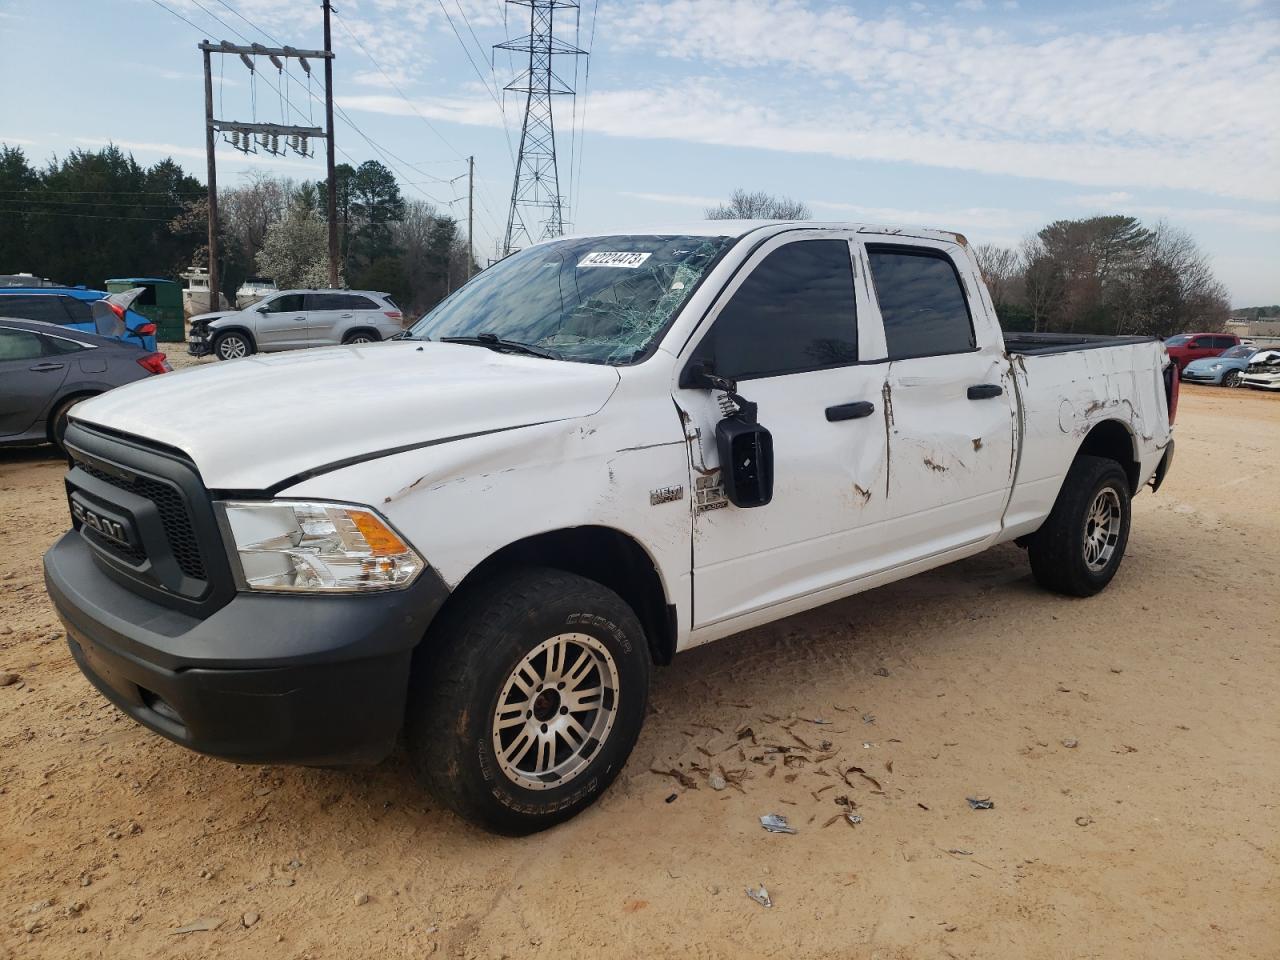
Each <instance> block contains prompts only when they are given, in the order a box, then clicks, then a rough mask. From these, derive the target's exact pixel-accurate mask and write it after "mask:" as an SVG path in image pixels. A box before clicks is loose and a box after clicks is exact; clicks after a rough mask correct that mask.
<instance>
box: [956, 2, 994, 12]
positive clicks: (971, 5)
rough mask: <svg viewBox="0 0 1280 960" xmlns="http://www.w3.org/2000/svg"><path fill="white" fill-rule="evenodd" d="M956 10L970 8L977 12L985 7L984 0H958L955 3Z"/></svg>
mask: <svg viewBox="0 0 1280 960" xmlns="http://www.w3.org/2000/svg"><path fill="white" fill-rule="evenodd" d="M956 9H957V10H971V11H974V12H977V11H979V10H985V9H987V5H986V3H985V0H959V2H958V3H957V4H956Z"/></svg>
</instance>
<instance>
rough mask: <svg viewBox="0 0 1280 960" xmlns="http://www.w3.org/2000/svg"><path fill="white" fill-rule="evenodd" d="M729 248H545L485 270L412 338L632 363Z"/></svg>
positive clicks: (678, 239)
mask: <svg viewBox="0 0 1280 960" xmlns="http://www.w3.org/2000/svg"><path fill="white" fill-rule="evenodd" d="M733 242H734V238H732V237H685V236H633V235H624V236H604V237H585V238H577V239H571V240H557V241H554V242H552V243H546V244H540V245H538V246H536V247H530V248H528V249H527V250H522V251H520V252H519V253H516V254H512V255H511V256H510V257H508V258H507V259H505V260H503V261H501V262H500V263H496V264H494V265H493V266H492V267H490V268H489V269H488V270H486V271H485V272H484V273H481V274H480V275H479V276H477V277H476V278H475V279H473V280H472V281H470V282H469V283H468V284H466V286H464V287H462V288H461V289H460V290H458V291H457V292H456V293H454V294H453V295H452V296H451V297H449V298H448V299H446V300H444V301H443V302H442V303H440V304H439V305H437V306H436V307H435V309H433V310H431V312H429V313H428V314H426V316H424V317H423V318H422V319H421V320H419V321H418V322H417V323H416V324H414V326H413V328H412V330H411V331H410V336H412V337H414V338H417V339H430V340H450V339H455V340H460V341H462V342H468V341H470V342H476V343H477V345H481V346H492V347H493V348H494V349H503V348H504V344H505V345H506V346H507V347H509V348H510V349H512V350H513V351H518V349H519V347H520V346H521V345H524V346H527V347H533V348H538V349H539V350H540V351H541V352H542V353H543V354H546V355H551V356H554V357H556V358H561V359H564V360H577V361H582V362H587V363H607V364H611V365H615V366H617V365H624V364H629V363H634V362H636V361H637V360H638V359H640V358H641V357H642V356H644V355H645V353H646V351H647V350H648V348H649V346H650V345H651V344H652V342H653V340H654V338H655V337H656V336H658V334H659V333H661V332H662V331H663V330H664V329H665V328H666V326H667V324H668V323H669V322H670V321H671V319H672V318H673V317H674V316H675V314H676V311H677V310H678V309H679V308H680V307H681V306H682V305H683V304H684V302H685V300H686V299H687V298H688V296H689V294H690V293H691V292H692V291H693V288H694V287H695V286H696V285H697V283H698V281H699V280H701V279H702V277H703V276H704V275H705V274H706V272H707V270H708V269H709V268H710V266H711V264H712V263H713V262H714V261H715V260H716V258H717V257H718V256H719V255H720V254H721V253H723V252H724V251H725V250H726V249H728V247H729V246H730V245H731V244H732V243H733ZM526 352H530V353H533V352H536V351H526Z"/></svg>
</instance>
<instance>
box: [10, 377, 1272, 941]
mask: <svg viewBox="0 0 1280 960" xmlns="http://www.w3.org/2000/svg"><path fill="white" fill-rule="evenodd" d="M1177 440H1178V455H1177V458H1176V461H1175V463H1174V467H1173V470H1172V472H1171V474H1170V478H1169V480H1168V482H1167V483H1166V485H1165V487H1164V489H1163V490H1162V491H1161V492H1160V494H1158V495H1156V496H1151V495H1150V494H1149V493H1145V494H1143V495H1141V496H1140V497H1138V498H1137V500H1136V501H1135V517H1134V527H1133V533H1132V537H1131V540H1130V543H1129V551H1128V555H1127V557H1126V559H1125V561H1124V565H1123V567H1122V568H1121V570H1120V573H1119V575H1118V576H1117V578H1116V580H1115V581H1114V582H1113V583H1112V585H1111V586H1110V587H1109V588H1108V589H1107V590H1106V591H1105V592H1103V593H1102V594H1100V595H1099V596H1097V597H1095V598H1093V599H1090V600H1068V599H1064V598H1062V597H1058V596H1055V595H1052V594H1049V593H1046V592H1043V591H1041V590H1039V589H1037V588H1036V587H1035V586H1034V584H1033V582H1032V579H1031V574H1030V570H1029V568H1028V566H1027V563H1026V559H1025V557H1024V555H1023V554H1022V552H1021V551H1020V550H1018V549H1017V548H1015V547H1012V546H1008V547H1001V548H998V549H996V550H993V551H990V552H988V553H986V554H983V555H980V556H978V557H975V558H972V559H970V560H967V561H964V562H962V563H959V564H955V565H953V566H951V567H947V568H943V569H941V570H938V571H935V572H933V573H930V574H926V575H924V576H920V577H916V578H914V579H910V580H906V581H903V582H900V583H897V584H895V585H893V586H890V587H887V588H884V589H881V590H878V591H875V592H872V593H869V594H864V595H862V596H859V597H854V598H852V599H849V600H846V601H843V602H840V603H837V604H834V605H832V606H829V607H826V608H823V609H821V610H817V611H814V612H812V613H809V614H805V615H803V616H799V617H795V618H792V619H789V620H785V621H781V622H779V623H775V624H772V625H770V626H767V627H763V628H761V629H759V630H755V631H753V632H751V633H749V634H746V635H744V636H742V637H737V638H731V639H728V640H724V641H721V642H719V643H717V644H712V645H710V646H708V647H704V648H699V649H697V650H695V651H693V652H691V653H689V654H685V655H682V656H680V657H678V658H677V659H676V662H675V664H674V666H673V667H671V668H667V669H662V670H659V671H657V673H656V678H655V682H654V689H653V715H652V716H651V717H650V718H649V719H648V721H647V723H646V726H645V729H644V732H643V734H642V735H641V739H640V742H639V744H638V746H637V748H636V751H635V753H634V754H633V755H632V758H631V760H630V762H629V763H628V765H627V767H626V769H625V771H624V772H623V774H622V776H621V777H620V778H619V779H618V781H617V783H616V784H615V785H614V786H613V788H612V789H611V790H610V791H609V792H608V793H607V794H606V795H605V796H604V798H603V800H602V802H600V803H598V804H596V805H595V806H594V807H592V808H590V809H588V810H587V811H586V812H585V813H583V814H582V815H580V816H579V817H577V818H576V819H574V820H573V821H571V822H569V823H567V824H565V825H563V826H560V827H557V828H555V829H553V830H551V831H549V832H547V833H544V834H541V835H537V836H533V837H529V838H526V839H521V840H511V839H502V838H498V837H494V836H491V835H488V834H485V833H482V832H480V831H479V830H477V829H474V828H472V827H470V826H467V825H465V824H463V823H462V822H460V821H458V820H457V819H456V818H454V817H453V816H451V815H449V814H446V813H444V812H442V811H440V810H438V809H435V808H434V806H433V805H432V804H431V803H430V802H429V801H428V800H426V799H425V798H424V797H423V796H422V795H421V794H420V793H419V792H418V791H417V789H416V787H415V786H414V784H413V782H412V780H411V778H410V776H409V772H408V769H407V765H406V764H405V763H404V761H403V758H402V757H399V756H397V757H396V758H394V759H393V760H392V761H391V762H389V763H387V764H384V765H382V766H380V767H377V768H374V769H372V770H366V771H357V772H348V771H333V770H304V769H293V768H281V767H269V768H255V767H238V766H234V765H231V764H227V763H223V762H221V761H217V760H212V759H208V758H205V757H200V756H197V755H194V754H191V753H189V752H188V751H186V750H184V749H182V748H180V747H178V746H176V745H173V744H170V743H168V742H166V741H164V740H162V739H160V738H158V737H156V736H153V735H152V734H150V733H148V732H146V731H144V730H143V729H141V728H140V727H138V726H136V725H135V724H134V723H133V722H132V721H129V720H126V719H124V718H123V717H122V716H121V715H119V714H118V713H117V712H116V710H115V709H114V708H113V707H111V706H110V705H108V704H107V703H106V702H105V701H104V700H103V699H102V698H101V697H100V696H98V695H97V694H96V693H95V692H94V691H93V690H91V688H90V687H89V685H88V683H87V682H86V681H85V680H84V679H83V678H82V677H81V675H80V673H79V671H78V670H77V669H76V668H75V666H74V664H73V663H72V661H71V658H70V656H69V655H68V653H67V649H66V646H65V642H64V641H63V640H62V636H61V632H60V630H59V628H58V624H57V622H56V618H55V617H54V614H53V609H52V607H51V606H50V605H49V603H48V601H47V600H46V598H45V595H44V591H43V586H42V580H41V576H40V556H41V554H42V553H43V551H44V550H45V549H46V548H47V547H48V546H49V545H50V544H51V543H52V542H53V540H54V539H55V538H56V537H57V536H58V535H59V534H60V533H61V532H62V531H63V530H64V529H65V527H66V526H67V510H66V504H65V500H64V497H63V493H62V481H61V474H62V470H63V468H62V465H61V464H60V462H59V461H58V460H57V458H56V457H54V456H53V455H52V453H50V452H48V451H45V450H21V451H0V526H2V527H3V530H4V535H3V536H4V545H5V549H4V551H3V554H2V555H0V578H3V579H0V671H2V672H5V673H7V674H11V675H16V680H14V681H13V682H10V683H8V685H6V686H3V687H0V911H2V921H3V926H0V958H4V960H8V958H10V957H13V958H17V957H28V956H29V957H35V956H40V957H42V958H47V960H57V958H65V957H77V958H78V957H97V956H103V957H106V956H112V957H116V956H127V957H144V956H145V957H198V956H228V957H233V956H234V957H242V956H243V957H249V956H253V957H260V956H263V955H267V956H271V957H280V958H293V957H305V956H309V957H334V958H351V957H369V956H379V957H385V958H396V957H423V956H428V955H432V954H435V955H440V956H448V957H477V958H479V957H499V956H509V957H547V958H551V957H556V958H560V957H593V956H599V955H605V954H608V955H610V956H618V957H652V956H679V957H682V958H685V957H699V958H711V957H726V958H729V957H735V958H736V957H765V956H776V957H840V958H871V957H877V958H904V960H905V958H917V957H964V958H968V957H974V958H978V957H982V958H990V957H1064V958H1065V957H1107V958H1123V957H1161V958H1173V957H1188V958H1191V957H1259V958H1261V957H1275V956H1277V955H1280V918H1278V917H1277V914H1276V910H1275V906H1276V904H1277V903H1280V810H1278V808H1277V803H1278V801H1277V797H1280V602H1277V599H1278V598H1280V506H1278V505H1277V503H1276V491H1277V490H1278V489H1280V485H1278V484H1277V480H1276V469H1277V466H1280V396H1269V395H1265V394H1259V393H1251V392H1247V391H1240V390H1236V391H1228V390H1222V389H1212V388H1184V391H1183V400H1182V407H1181V410H1180V412H1179V417H1178V424H1177ZM4 679H8V677H5V678H4ZM815 720H825V721H829V722H828V723H815V722H813V721H815ZM744 727H745V728H750V730H749V732H748V731H746V730H744V729H743V728H744ZM824 740H829V741H830V746H825V745H823V744H822V743H821V742H822V741H824ZM1064 741H1065V742H1064ZM1071 743H1074V745H1071V746H1068V745H1067V744H1071ZM781 748H787V749H785V750H782V749H781ZM833 752H834V756H831V754H832V753H833ZM823 758H825V759H823ZM854 766H856V767H859V768H861V770H862V771H863V772H865V774H867V776H865V777H864V776H862V775H860V774H859V773H858V772H856V771H854V772H850V768H851V767H854ZM720 770H723V772H724V773H725V774H726V775H727V777H728V779H729V780H730V781H731V783H730V785H729V787H728V788H727V789H724V790H721V791H717V790H713V789H712V787H711V785H710V783H709V774H710V773H712V772H717V771H720ZM655 771H658V772H655ZM672 772H674V773H675V774H678V776H677V775H673V773H672ZM841 773H843V774H844V777H843V778H842V777H841V776H840V774H841ZM682 781H683V782H684V784H691V785H694V787H695V788H693V789H690V787H689V786H687V785H683V784H682ZM878 788H879V789H878ZM673 795H674V798H675V799H674V800H671V802H667V801H668V799H669V798H671V797H672V796H673ZM979 796H981V797H989V798H991V800H992V801H993V802H994V807H993V809H990V810H978V811H975V810H972V809H970V807H969V805H968V804H967V803H966V800H965V798H966V797H979ZM841 797H847V798H848V800H849V802H850V803H852V804H856V810H855V812H856V813H857V814H859V815H861V817H862V818H863V819H862V822H861V823H860V824H858V825H856V826H851V825H850V824H848V823H847V822H845V821H843V820H838V821H836V822H834V823H830V821H831V819H832V818H833V817H834V816H835V815H836V814H838V813H840V812H841V811H842V810H843V809H845V808H844V807H843V806H841V805H839V804H838V803H837V802H836V801H837V798H841ZM768 813H778V814H782V815H784V816H786V817H788V818H789V820H790V822H791V824H792V825H793V826H795V827H797V828H798V831H799V832H798V834H797V835H795V836H785V835H774V834H769V833H766V832H765V831H763V830H762V829H761V828H760V825H759V820H758V818H759V817H760V816H761V815H763V814H768ZM825 824H829V825H826V826H824V825H825ZM761 883H763V884H764V885H765V886H766V887H767V888H768V890H769V892H770V894H771V895H772V897H773V901H774V906H773V907H772V908H771V909H765V908H764V907H762V906H760V905H758V904H756V903H754V902H752V901H751V900H750V899H748V898H747V896H746V894H745V892H744V890H745V888H746V887H748V886H751V887H755V886H757V885H759V884H761ZM196 921H206V922H199V923H195V926H197V927H203V928H210V927H212V928H213V929H200V930H196V931H194V932H189V933H183V932H180V929H181V928H184V927H186V926H188V925H192V924H193V922H196ZM218 921H220V922H218Z"/></svg>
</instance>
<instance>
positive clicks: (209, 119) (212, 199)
mask: <svg viewBox="0 0 1280 960" xmlns="http://www.w3.org/2000/svg"><path fill="white" fill-rule="evenodd" d="M201 49H202V51H203V53H204V150H205V159H206V162H207V163H208V171H207V179H208V181H209V312H210V313H212V312H213V311H215V310H217V309H218V308H219V307H220V306H221V304H220V303H219V302H218V171H217V165H216V164H215V163H214V160H213V71H212V69H211V68H210V60H209V51H208V50H205V49H204V48H203V46H202V47H201Z"/></svg>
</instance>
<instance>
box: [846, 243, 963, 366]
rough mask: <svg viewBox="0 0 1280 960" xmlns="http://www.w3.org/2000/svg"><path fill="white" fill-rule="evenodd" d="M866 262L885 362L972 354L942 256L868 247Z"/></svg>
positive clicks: (958, 289) (954, 279) (952, 276)
mask: <svg viewBox="0 0 1280 960" xmlns="http://www.w3.org/2000/svg"><path fill="white" fill-rule="evenodd" d="M867 256H868V257H869V259H870V261H871V279H872V282H873V283H874V284H875V288H876V299H877V300H878V301H879V303H880V316H881V317H882V318H883V319H884V336H885V342H886V345H887V346H888V351H889V359H890V360H904V359H907V358H909V357H933V356H940V355H942V354H947V353H964V352H965V351H968V350H972V349H973V348H974V344H975V341H974V338H973V321H972V320H971V319H970V317H969V305H968V303H967V302H966V301H965V297H964V287H963V286H961V284H960V275H959V274H958V273H956V268H955V266H954V265H953V264H952V263H951V260H950V259H949V258H948V257H947V256H946V255H945V254H942V253H937V252H935V251H932V250H923V249H906V248H903V247H868V248H867Z"/></svg>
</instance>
